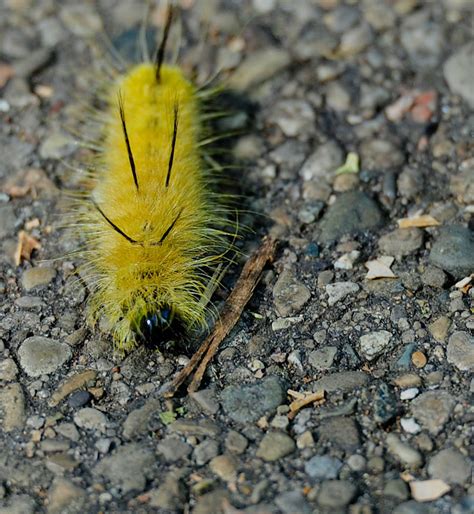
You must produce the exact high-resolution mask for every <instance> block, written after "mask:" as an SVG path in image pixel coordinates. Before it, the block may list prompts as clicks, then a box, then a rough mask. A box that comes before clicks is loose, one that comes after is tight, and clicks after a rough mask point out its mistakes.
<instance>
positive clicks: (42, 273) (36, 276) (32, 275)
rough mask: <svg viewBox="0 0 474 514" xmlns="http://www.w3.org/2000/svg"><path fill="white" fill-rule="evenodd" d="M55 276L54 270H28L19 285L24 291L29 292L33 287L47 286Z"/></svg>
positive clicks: (47, 268) (45, 268) (41, 268)
mask: <svg viewBox="0 0 474 514" xmlns="http://www.w3.org/2000/svg"><path fill="white" fill-rule="evenodd" d="M55 276H56V270H55V269H54V268H49V267H46V266H42V267H40V268H29V269H27V270H25V271H24V272H23V275H22V276H21V285H22V286H23V289H24V290H25V291H31V290H32V289H34V288H35V287H40V286H46V285H48V284H49V283H50V282H51V281H52V280H53V279H54V277H55Z"/></svg>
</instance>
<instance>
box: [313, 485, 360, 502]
mask: <svg viewBox="0 0 474 514" xmlns="http://www.w3.org/2000/svg"><path fill="white" fill-rule="evenodd" d="M355 493H356V487H355V485H354V484H352V483H351V482H349V481H347V480H327V481H325V482H323V483H322V484H321V489H320V490H319V494H318V503H319V505H321V507H325V508H329V509H336V508H341V507H345V506H346V505H348V504H349V503H350V502H351V500H352V499H353V498H354V496H355Z"/></svg>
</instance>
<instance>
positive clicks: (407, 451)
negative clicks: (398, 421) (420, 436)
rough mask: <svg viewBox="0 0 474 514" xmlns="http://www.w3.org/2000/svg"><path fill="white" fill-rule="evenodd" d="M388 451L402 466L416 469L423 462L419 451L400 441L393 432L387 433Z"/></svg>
mask: <svg viewBox="0 0 474 514" xmlns="http://www.w3.org/2000/svg"><path fill="white" fill-rule="evenodd" d="M386 441H387V448H388V451H389V452H390V453H391V454H392V455H393V456H394V457H395V458H396V459H397V460H398V461H399V462H400V463H401V464H403V465H404V466H406V467H408V468H410V469H417V468H419V467H420V466H421V465H422V463H423V458H422V456H421V453H420V452H419V451H417V450H415V449H414V448H412V447H411V446H410V445H409V444H407V443H404V442H402V441H401V440H400V439H399V438H398V437H397V436H396V435H395V434H387V439H386Z"/></svg>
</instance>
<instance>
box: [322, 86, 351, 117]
mask: <svg viewBox="0 0 474 514" xmlns="http://www.w3.org/2000/svg"><path fill="white" fill-rule="evenodd" d="M326 105H327V107H328V108H329V109H333V110H334V111H337V112H341V111H348V110H349V109H350V107H351V97H350V95H349V93H348V92H347V90H346V88H345V87H344V86H342V84H340V83H339V82H333V83H331V84H330V85H329V87H328V88H327V89H326Z"/></svg>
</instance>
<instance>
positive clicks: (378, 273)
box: [365, 255, 397, 280]
mask: <svg viewBox="0 0 474 514" xmlns="http://www.w3.org/2000/svg"><path fill="white" fill-rule="evenodd" d="M394 260H395V259H394V258H393V257H390V256H388V255H385V256H382V257H378V258H377V259H374V260H373V261H368V262H366V263H365V267H366V268H367V269H368V270H369V271H368V272H367V275H366V277H365V278H366V279H367V280H376V279H377V278H397V276H396V275H395V273H394V272H393V271H392V270H391V269H390V266H391V265H392V264H393V261H394Z"/></svg>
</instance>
